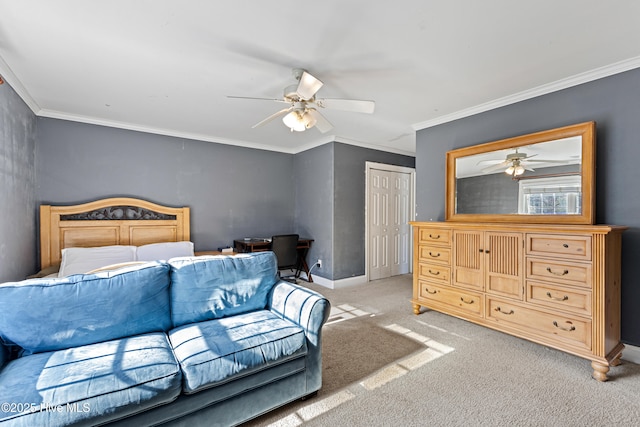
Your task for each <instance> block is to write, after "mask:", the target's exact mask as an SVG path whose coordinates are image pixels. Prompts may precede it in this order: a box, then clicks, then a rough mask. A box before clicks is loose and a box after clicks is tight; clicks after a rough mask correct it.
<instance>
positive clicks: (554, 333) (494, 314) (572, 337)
mask: <svg viewBox="0 0 640 427" xmlns="http://www.w3.org/2000/svg"><path fill="white" fill-rule="evenodd" d="M486 304H487V312H486V318H487V319H489V320H492V321H495V322H497V323H499V324H501V325H502V326H503V327H510V328H511V329H516V330H518V331H521V332H522V333H523V334H524V335H528V336H532V335H533V336H536V337H539V338H540V339H542V340H544V341H547V342H549V343H550V344H556V345H570V346H572V347H576V348H580V349H582V350H589V351H590V350H591V321H590V320H588V319H582V318H580V317H577V316H571V315H565V314H560V313H552V312H545V311H542V310H535V309H533V308H530V307H524V306H522V305H519V304H514V303H511V302H508V301H505V300H499V299H494V298H489V297H487V302H486ZM515 335H518V333H517V332H516V333H515Z"/></svg>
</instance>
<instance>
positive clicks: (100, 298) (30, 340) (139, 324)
mask: <svg viewBox="0 0 640 427" xmlns="http://www.w3.org/2000/svg"><path fill="white" fill-rule="evenodd" d="M169 310H170V307H169V266H168V264H165V263H160V262H151V263H147V264H144V265H142V266H136V267H129V268H124V269H120V270H116V271H113V272H104V273H97V274H90V275H83V274H79V275H72V276H69V277H66V278H51V279H31V280H25V281H22V282H16V283H4V284H1V285H0V313H2V316H0V338H1V339H3V340H4V341H5V342H11V343H14V344H16V345H18V346H20V347H22V348H23V349H24V350H25V354H29V353H39V352H44V351H52V350H61V349H64V348H71V347H78V346H81V345H85V344H93V343H97V342H102V341H109V340H113V339H117V338H123V337H127V336H131V335H137V334H143V333H148V332H155V331H166V330H168V329H169V327H170V326H171V325H170V323H171V319H170V313H169Z"/></svg>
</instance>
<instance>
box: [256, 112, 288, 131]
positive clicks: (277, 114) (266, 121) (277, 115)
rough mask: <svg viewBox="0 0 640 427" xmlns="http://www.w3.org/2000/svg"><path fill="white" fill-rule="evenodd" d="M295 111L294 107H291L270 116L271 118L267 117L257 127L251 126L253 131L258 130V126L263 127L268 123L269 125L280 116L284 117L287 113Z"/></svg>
mask: <svg viewBox="0 0 640 427" xmlns="http://www.w3.org/2000/svg"><path fill="white" fill-rule="evenodd" d="M291 110H293V107H289V108H284V109H282V110H280V111H278V112H277V113H273V114H272V115H270V116H269V117H267V118H266V119H264V120H262V121H261V122H258V123H256V124H255V125H253V126H251V128H252V129H255V128H257V127H258V126H262V125H265V124H267V123H269V122H270V121H271V120H273V119H275V118H277V117H280V116H284V115H285V113H288V112H289V111H291Z"/></svg>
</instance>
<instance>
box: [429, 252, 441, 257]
mask: <svg viewBox="0 0 640 427" xmlns="http://www.w3.org/2000/svg"><path fill="white" fill-rule="evenodd" d="M429 256H431V257H432V258H438V257H439V256H440V252H438V253H437V254H433V253H431V252H429Z"/></svg>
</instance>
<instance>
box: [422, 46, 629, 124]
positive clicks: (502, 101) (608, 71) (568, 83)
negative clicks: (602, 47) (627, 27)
mask: <svg viewBox="0 0 640 427" xmlns="http://www.w3.org/2000/svg"><path fill="white" fill-rule="evenodd" d="M635 68H640V56H637V57H635V58H630V59H626V60H624V61H620V62H616V63H613V64H610V65H606V66H604V67H600V68H596V69H593V70H591V71H586V72H584V73H580V74H576V75H574V76H571V77H567V78H565V79H561V80H557V81H555V82H552V83H547V84H544V85H541V86H537V87H534V88H532V89H527V90H525V91H522V92H518V93H515V94H512V95H508V96H505V97H503V98H498V99H495V100H493V101H489V102H485V103H483V104H480V105H476V106H474V107H470V108H465V109H464V110H460V111H456V112H454V113H451V114H445V115H443V116H440V117H436V118H434V119H430V120H426V121H423V122H419V123H415V124H413V125H411V127H412V128H413V130H415V131H418V130H420V129H426V128H430V127H433V126H437V125H441V124H443V123H448V122H452V121H454V120H458V119H463V118H465V117H470V116H473V115H475V114H479V113H484V112H485V111H490V110H494V109H496V108H500V107H504V106H507V105H510V104H515V103H516V102H520V101H525V100H527V99H531V98H535V97H538V96H541V95H546V94H548V93H552V92H557V91H559V90H562V89H567V88H570V87H573V86H577V85H580V84H583V83H588V82H591V81H594V80H598V79H601V78H604V77H609V76H612V75H615V74H619V73H623V72H625V71H629V70H633V69H635Z"/></svg>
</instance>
